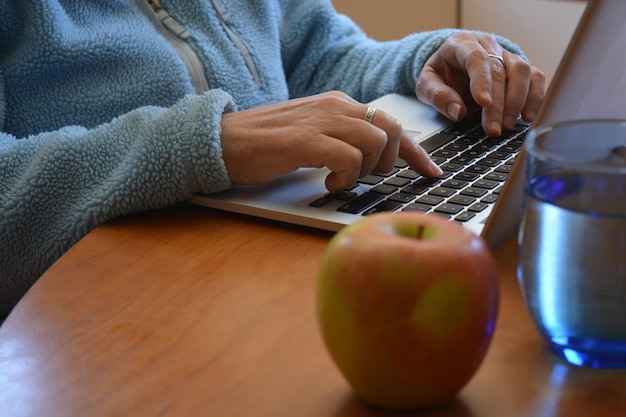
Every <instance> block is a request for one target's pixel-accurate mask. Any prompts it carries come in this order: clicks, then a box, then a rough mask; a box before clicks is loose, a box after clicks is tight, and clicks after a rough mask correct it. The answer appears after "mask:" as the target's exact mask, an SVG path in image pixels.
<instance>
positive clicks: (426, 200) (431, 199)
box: [415, 195, 444, 206]
mask: <svg viewBox="0 0 626 417" xmlns="http://www.w3.org/2000/svg"><path fill="white" fill-rule="evenodd" d="M443 200H444V198H443V197H437V196H436V195H425V196H422V197H420V198H418V199H417V200H416V201H415V202H416V203H421V204H428V205H430V206H436V205H437V204H439V203H441V202H442V201H443Z"/></svg>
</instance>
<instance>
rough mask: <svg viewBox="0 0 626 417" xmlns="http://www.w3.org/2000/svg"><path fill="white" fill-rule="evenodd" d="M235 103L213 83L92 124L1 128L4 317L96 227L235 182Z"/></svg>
mask: <svg viewBox="0 0 626 417" xmlns="http://www.w3.org/2000/svg"><path fill="white" fill-rule="evenodd" d="M232 105H233V104H232V101H231V97H230V96H229V95H228V94H226V93H224V92H222V91H220V90H212V91H209V92H208V93H205V94H204V95H201V96H195V95H189V96H186V97H185V98H183V99H182V100H181V101H179V102H178V103H177V104H176V105H174V106H172V107H171V108H167V109H166V108H160V107H143V108H139V109H137V110H135V111H132V112H130V113H128V114H126V115H123V116H121V117H119V118H117V119H115V120H113V121H111V122H110V123H107V124H103V125H100V126H98V127H96V128H94V129H89V130H88V129H84V128H81V127H78V126H70V127H66V128H63V129H61V130H59V131H54V132H49V133H42V134H38V135H36V136H32V137H28V138H21V139H18V138H15V137H12V136H10V135H8V134H4V133H0V236H2V237H3V241H2V243H1V245H0V317H1V316H2V315H3V314H6V312H7V311H8V310H7V309H8V308H10V307H11V306H12V305H13V304H14V303H15V302H16V301H17V299H18V298H19V297H21V296H22V295H23V293H24V292H25V291H26V289H27V288H28V287H29V286H30V285H31V284H32V283H33V281H34V279H36V278H37V277H38V276H40V275H41V273H43V272H44V271H45V270H46V269H47V268H48V267H49V266H50V264H51V263H52V262H53V261H54V260H55V259H56V258H58V257H59V256H60V255H61V254H62V253H63V252H65V251H66V250H67V249H69V248H70V247H71V246H72V245H73V244H74V243H75V242H77V241H78V240H79V239H80V238H81V237H82V236H84V235H85V234H86V233H87V232H89V231H90V230H91V229H93V228H94V227H96V226H97V225H99V224H101V223H103V222H105V221H107V220H109V219H111V218H113V217H116V216H119V215H123V214H128V213H132V212H136V211H141V210H147V209H154V208H159V207H163V206H167V205H170V204H173V203H176V202H179V201H182V200H185V199H186V198H188V197H190V196H191V194H192V193H194V192H200V191H202V192H217V191H222V190H224V189H227V188H229V187H230V185H231V184H230V180H229V178H228V174H227V172H226V168H225V167H224V164H223V159H222V156H221V147H220V142H219V136H220V121H221V115H222V113H223V112H224V111H230V110H231V108H232ZM5 237H11V238H10V239H6V238H5Z"/></svg>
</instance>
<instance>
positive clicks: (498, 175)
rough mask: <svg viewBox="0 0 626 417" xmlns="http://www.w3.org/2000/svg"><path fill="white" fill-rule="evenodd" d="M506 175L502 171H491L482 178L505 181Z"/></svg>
mask: <svg viewBox="0 0 626 417" xmlns="http://www.w3.org/2000/svg"><path fill="white" fill-rule="evenodd" d="M508 176H509V174H505V173H504V172H497V171H493V172H490V173H489V174H487V175H485V177H484V178H485V179H487V180H491V181H498V182H503V181H506V179H507V177H508Z"/></svg>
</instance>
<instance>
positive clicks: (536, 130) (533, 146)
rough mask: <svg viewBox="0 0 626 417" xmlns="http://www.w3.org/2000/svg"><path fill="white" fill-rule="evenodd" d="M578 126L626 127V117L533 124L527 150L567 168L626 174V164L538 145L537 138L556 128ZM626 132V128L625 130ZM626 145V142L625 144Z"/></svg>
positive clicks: (528, 137) (526, 143)
mask: <svg viewBox="0 0 626 417" xmlns="http://www.w3.org/2000/svg"><path fill="white" fill-rule="evenodd" d="M577 126H580V127H582V126H590V127H592V126H613V127H623V128H626V119H580V120H566V121H561V122H555V123H548V124H542V125H537V126H533V127H532V128H531V129H530V130H529V132H528V135H527V136H526V139H525V140H524V150H525V152H527V153H529V154H532V155H533V157H535V158H536V159H539V160H541V161H544V162H546V161H552V162H554V163H558V164H559V165H561V166H563V167H567V168H570V167H571V168H573V167H575V168H576V169H579V170H580V169H582V170H586V171H590V172H598V173H613V174H626V164H625V165H619V164H600V163H599V161H597V160H585V159H574V158H571V157H567V156H563V155H560V154H558V153H555V152H552V151H549V150H546V149H541V148H538V147H537V138H539V137H540V136H542V135H544V134H546V133H549V132H551V131H553V130H556V129H561V128H575V127H577ZM625 132H626V130H625ZM625 145H626V144H625Z"/></svg>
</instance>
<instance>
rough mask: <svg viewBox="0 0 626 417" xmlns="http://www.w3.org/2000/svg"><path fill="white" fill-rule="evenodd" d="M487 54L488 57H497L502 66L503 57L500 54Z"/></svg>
mask: <svg viewBox="0 0 626 417" xmlns="http://www.w3.org/2000/svg"><path fill="white" fill-rule="evenodd" d="M487 56H488V57H489V58H494V59H497V60H498V61H500V63H501V64H502V66H504V58H502V57H501V56H500V55H496V54H487Z"/></svg>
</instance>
